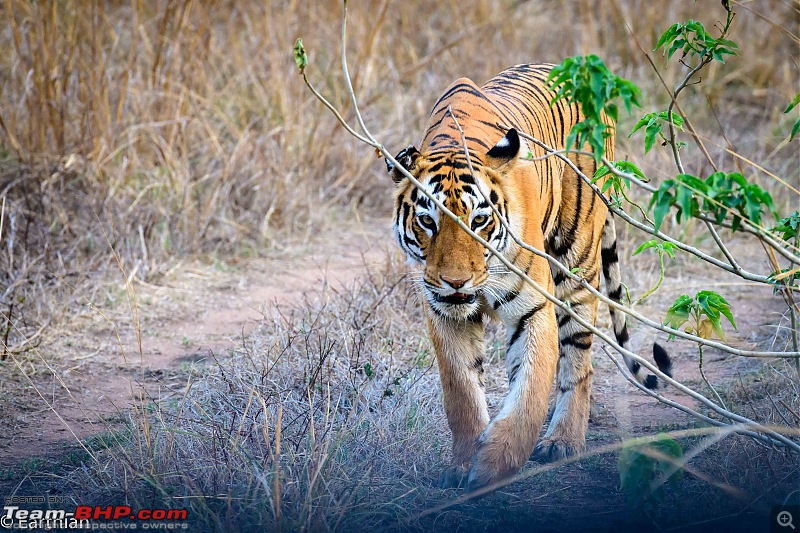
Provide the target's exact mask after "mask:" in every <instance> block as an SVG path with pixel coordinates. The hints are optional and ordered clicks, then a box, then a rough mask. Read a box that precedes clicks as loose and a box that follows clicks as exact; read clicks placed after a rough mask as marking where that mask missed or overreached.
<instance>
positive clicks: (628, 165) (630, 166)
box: [592, 161, 650, 194]
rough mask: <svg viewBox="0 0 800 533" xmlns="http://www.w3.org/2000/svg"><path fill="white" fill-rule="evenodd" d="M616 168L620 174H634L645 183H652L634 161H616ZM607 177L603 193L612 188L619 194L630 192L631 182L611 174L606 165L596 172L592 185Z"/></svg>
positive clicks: (602, 189)
mask: <svg viewBox="0 0 800 533" xmlns="http://www.w3.org/2000/svg"><path fill="white" fill-rule="evenodd" d="M614 168H616V169H617V170H619V171H620V172H624V173H626V174H632V175H634V176H636V177H637V178H639V179H640V180H642V181H644V182H648V181H650V180H649V179H647V176H645V175H644V173H643V172H642V171H641V170H640V169H639V167H637V166H636V164H635V163H633V162H632V161H616V162H615V163H614ZM609 175H610V176H609ZM606 176H609V177H608V178H607V179H606V181H605V182H604V183H603V186H602V188H601V189H600V190H601V191H602V192H606V191H607V190H608V189H609V188H611V187H613V188H614V192H616V193H617V194H622V193H623V192H624V191H626V190H630V188H631V180H630V179H628V178H626V177H623V176H617V175H616V174H613V173H612V172H611V169H609V168H608V167H607V166H606V165H603V166H601V167H599V168H598V169H597V170H596V171H595V173H594V176H592V183H597V182H598V181H600V180H601V179H603V178H605V177H606Z"/></svg>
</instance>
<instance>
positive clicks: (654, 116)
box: [628, 111, 683, 154]
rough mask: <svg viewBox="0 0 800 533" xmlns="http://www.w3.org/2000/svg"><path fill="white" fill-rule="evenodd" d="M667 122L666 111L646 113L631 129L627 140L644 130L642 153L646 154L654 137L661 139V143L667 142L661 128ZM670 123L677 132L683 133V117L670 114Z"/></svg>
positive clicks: (653, 142)
mask: <svg viewBox="0 0 800 533" xmlns="http://www.w3.org/2000/svg"><path fill="white" fill-rule="evenodd" d="M668 122H669V118H668V117H667V112H666V111H662V112H660V113H648V114H646V115H645V116H643V117H642V118H641V119H639V122H637V123H636V126H634V127H633V130H632V131H631V133H630V134H629V135H628V138H629V139H630V137H631V135H633V134H634V133H636V132H637V131H639V130H640V129H642V128H644V153H645V154H646V153H647V152H649V151H650V149H651V148H652V147H653V145H654V144H655V142H656V136H658V137H661V140H662V141H663V142H665V143H666V142H667V138H666V137H664V133H663V128H664V124H666V123H668ZM672 123H673V124H674V125H675V126H676V127H677V128H678V129H679V130H681V131H683V117H681V116H680V115H679V114H677V113H672Z"/></svg>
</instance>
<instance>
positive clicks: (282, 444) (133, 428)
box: [62, 266, 448, 531]
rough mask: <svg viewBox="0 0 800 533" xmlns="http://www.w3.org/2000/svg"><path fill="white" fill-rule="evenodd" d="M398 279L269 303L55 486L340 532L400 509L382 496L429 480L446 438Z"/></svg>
mask: <svg viewBox="0 0 800 533" xmlns="http://www.w3.org/2000/svg"><path fill="white" fill-rule="evenodd" d="M411 290H412V288H411V285H410V284H409V283H408V281H407V280H406V278H405V276H404V275H403V274H402V273H401V272H400V271H398V270H397V267H396V266H390V267H389V268H388V269H387V270H386V271H385V272H372V273H370V275H369V276H368V277H367V278H365V279H362V280H359V281H358V282H356V283H354V284H353V286H351V287H349V288H341V289H338V290H332V291H331V292H329V293H327V294H325V295H323V296H322V297H321V298H320V299H319V300H317V301H314V302H305V304H304V305H303V306H301V307H298V308H295V309H294V310H292V311H288V312H287V311H281V310H279V309H278V308H273V309H272V310H270V311H269V312H268V314H267V315H266V316H265V317H264V320H263V325H262V327H261V328H260V329H259V330H258V331H256V332H254V333H253V334H252V335H250V336H248V337H247V338H246V339H245V340H244V341H243V343H242V346H241V347H240V348H238V349H237V350H235V353H231V354H229V355H228V356H223V357H220V358H218V359H215V363H214V364H213V365H212V366H211V368H209V369H207V370H204V371H203V372H202V374H201V375H196V377H195V378H194V379H192V380H191V381H190V383H189V384H188V385H187V387H186V389H185V391H183V392H182V394H181V391H178V394H175V395H173V396H172V397H171V398H170V399H168V400H161V399H159V400H156V399H152V400H153V401H157V403H150V400H149V399H148V400H143V401H142V402H141V403H140V405H139V408H138V409H137V410H136V412H135V413H134V415H133V416H132V417H131V418H130V421H129V423H128V425H127V426H126V428H127V429H125V430H123V431H121V432H117V433H115V434H114V435H113V436H112V437H110V438H107V439H105V440H104V442H105V444H110V448H109V449H110V451H111V453H110V454H100V457H101V460H100V462H99V463H91V464H90V465H89V467H90V468H88V469H83V470H77V471H74V472H73V473H72V474H70V476H69V477H67V478H66V480H65V481H66V483H67V486H68V490H69V491H70V493H71V494H81V495H82V497H84V498H87V500H90V501H95V500H96V499H98V498H100V499H103V500H104V501H105V500H107V499H108V498H109V497H112V498H114V497H116V495H124V497H125V499H126V501H129V502H130V501H133V502H135V503H136V504H137V505H140V506H150V505H153V504H154V502H160V503H163V502H168V503H169V505H170V506H174V505H176V504H177V502H178V501H181V502H188V504H189V507H190V513H189V514H190V517H192V520H193V521H194V524H195V526H194V527H200V528H201V529H202V530H209V529H214V528H216V529H222V530H240V529H243V530H249V529H253V528H267V530H276V529H277V528H278V527H280V526H282V527H283V528H284V529H287V530H290V531H294V530H305V531H323V530H330V529H344V530H351V529H354V523H363V524H367V523H369V524H371V525H372V526H375V525H377V524H375V522H374V521H375V520H376V519H377V520H381V518H380V517H381V515H385V519H387V520H397V519H399V518H407V517H408V514H407V513H408V512H409V511H408V510H407V509H404V508H403V507H401V506H399V505H394V504H393V503H392V501H391V500H392V498H394V497H400V496H401V495H408V494H409V493H411V492H414V491H416V490H418V488H419V487H420V486H425V485H429V484H430V480H431V479H434V478H435V477H436V474H435V473H434V472H433V471H432V468H434V467H435V465H437V464H439V462H440V461H441V460H442V455H443V454H446V453H447V449H448V446H447V438H446V436H447V429H446V424H445V422H444V418H443V416H442V414H441V413H440V409H439V399H438V392H437V391H438V387H437V385H436V381H437V376H436V372H435V371H433V370H432V368H431V367H432V365H433V364H434V360H433V354H432V350H431V347H430V345H429V342H428V341H427V339H423V338H420V336H419V334H418V333H419V332H418V324H417V323H416V320H415V317H416V316H417V314H418V312H419V309H418V307H419V302H418V299H417V298H415V297H413V296H412V294H411V293H410V291H411ZM407 450H414V453H413V454H409V453H406V451H407ZM126 480H137V481H134V482H130V481H126ZM62 488H63V487H62ZM198 495H206V496H200V497H198ZM403 501H404V504H405V505H408V504H409V503H410V502H415V504H416V505H419V506H422V505H424V500H419V497H416V496H414V497H411V498H410V499H405V500H403ZM181 505H183V504H181Z"/></svg>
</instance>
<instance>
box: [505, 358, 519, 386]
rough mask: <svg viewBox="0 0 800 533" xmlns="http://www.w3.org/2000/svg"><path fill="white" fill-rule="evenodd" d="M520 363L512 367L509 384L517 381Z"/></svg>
mask: <svg viewBox="0 0 800 533" xmlns="http://www.w3.org/2000/svg"><path fill="white" fill-rule="evenodd" d="M519 365H520V363H517V364H516V365H514V366H512V367H511V371H510V372H509V373H508V382H509V383H513V382H514V380H515V379H517V372H518V371H519Z"/></svg>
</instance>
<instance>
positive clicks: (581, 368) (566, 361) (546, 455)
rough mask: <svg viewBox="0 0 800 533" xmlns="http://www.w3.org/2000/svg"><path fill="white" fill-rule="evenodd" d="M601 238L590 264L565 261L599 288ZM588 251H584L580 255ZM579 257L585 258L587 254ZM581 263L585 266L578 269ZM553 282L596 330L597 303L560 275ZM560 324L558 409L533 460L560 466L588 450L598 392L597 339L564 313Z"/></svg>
mask: <svg viewBox="0 0 800 533" xmlns="http://www.w3.org/2000/svg"><path fill="white" fill-rule="evenodd" d="M598 240H599V239H594V240H593V241H592V242H591V243H586V245H585V249H586V252H587V253H586V254H585V257H587V259H586V260H585V262H583V263H581V262H580V261H577V262H576V261H573V262H572V263H575V264H574V265H573V264H571V263H570V257H568V256H564V257H559V259H560V260H561V261H562V262H564V263H565V264H568V265H569V266H576V267H579V268H581V269H582V272H583V276H584V279H586V280H587V281H588V282H589V283H590V284H592V285H593V286H594V287H595V288H597V287H598V284H599V282H600V278H599V257H598V256H599V247H598V245H597V244H598V243H597V242H596V241H598ZM581 250H582V249H581V248H580V247H579V248H578V252H580V251H581ZM575 256H577V257H582V256H584V254H583V253H576V254H575ZM578 263H581V264H578ZM553 280H554V283H555V294H556V297H557V298H558V299H560V300H561V301H564V302H569V305H570V310H571V311H572V312H573V313H575V314H577V315H578V316H580V317H581V318H582V319H583V320H584V321H585V322H588V323H589V324H592V325H594V324H595V319H596V316H597V303H598V302H597V298H596V297H595V296H594V295H593V294H592V293H591V292H589V291H588V290H587V289H586V288H584V287H582V286H581V285H580V284H579V283H578V282H575V281H572V280H570V279H568V278H567V277H566V276H564V275H563V274H562V273H561V272H560V271H556V272H555V274H554V276H553ZM556 317H557V319H558V336H559V357H558V368H557V373H556V390H557V395H556V404H555V409H554V410H553V416H552V418H551V419H550V425H549V426H548V428H547V432H546V433H545V436H544V437H543V438H542V440H541V441H540V442H539V444H537V445H536V449H535V450H534V453H533V456H532V459H534V460H537V461H544V462H547V461H558V460H559V459H563V458H564V457H568V456H571V455H575V454H577V453H580V452H582V451H583V450H584V449H586V429H587V427H588V425H589V408H590V404H591V392H592V374H593V370H592V338H593V334H592V332H591V331H589V329H587V328H586V327H585V326H582V325H581V324H579V323H578V322H577V321H576V320H575V319H574V318H572V316H571V315H569V314H568V313H567V312H566V311H564V310H562V309H558V311H557V313H556Z"/></svg>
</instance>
